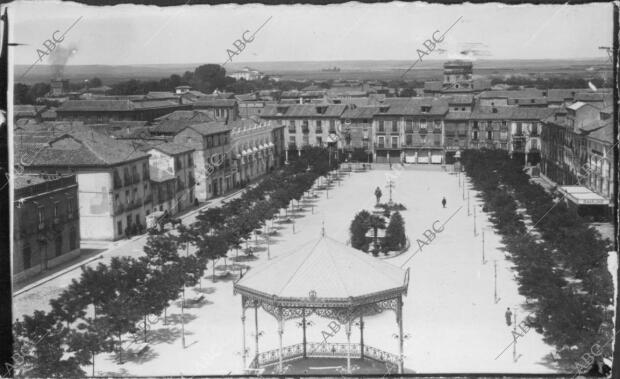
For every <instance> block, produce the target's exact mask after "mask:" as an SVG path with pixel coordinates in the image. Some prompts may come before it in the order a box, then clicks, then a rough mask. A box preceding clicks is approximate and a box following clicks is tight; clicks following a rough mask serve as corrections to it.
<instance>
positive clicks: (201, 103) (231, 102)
mask: <svg viewBox="0 0 620 379" xmlns="http://www.w3.org/2000/svg"><path fill="white" fill-rule="evenodd" d="M236 104H237V100H235V99H208V98H200V99H198V100H196V101H195V102H194V107H195V108H196V107H234V106H235V105H236Z"/></svg>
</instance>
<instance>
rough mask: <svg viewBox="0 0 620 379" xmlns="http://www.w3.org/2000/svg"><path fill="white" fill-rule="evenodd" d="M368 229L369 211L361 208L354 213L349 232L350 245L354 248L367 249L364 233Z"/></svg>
mask: <svg viewBox="0 0 620 379" xmlns="http://www.w3.org/2000/svg"><path fill="white" fill-rule="evenodd" d="M369 229H370V213H369V212H368V211H367V210H362V211H360V212H359V213H358V214H356V215H355V218H354V219H353V221H351V226H350V227H349V232H350V234H351V246H352V247H353V248H355V249H359V250H363V251H366V252H367V251H368V241H367V240H366V233H368V230H369Z"/></svg>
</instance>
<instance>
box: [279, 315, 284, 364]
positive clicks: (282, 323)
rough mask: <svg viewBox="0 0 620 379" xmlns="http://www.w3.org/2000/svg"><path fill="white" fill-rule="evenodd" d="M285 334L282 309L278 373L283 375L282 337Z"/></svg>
mask: <svg viewBox="0 0 620 379" xmlns="http://www.w3.org/2000/svg"><path fill="white" fill-rule="evenodd" d="M283 334H284V319H283V318H282V309H280V314H279V317H278V335H279V340H280V360H279V362H278V371H279V373H280V374H281V373H282V371H283V370H282V335H283Z"/></svg>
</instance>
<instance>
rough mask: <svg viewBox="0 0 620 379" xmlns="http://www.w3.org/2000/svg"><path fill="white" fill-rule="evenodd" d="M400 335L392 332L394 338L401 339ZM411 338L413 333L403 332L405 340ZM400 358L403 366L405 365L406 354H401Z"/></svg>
mask: <svg viewBox="0 0 620 379" xmlns="http://www.w3.org/2000/svg"><path fill="white" fill-rule="evenodd" d="M399 337H400V336H399V335H398V334H396V333H393V334H392V338H394V339H395V340H397V339H399ZM409 338H411V335H410V334H409V333H405V334H403V340H408V339H409ZM399 360H400V364H401V367H402V366H404V364H405V363H404V360H405V354H401V356H400V357H399Z"/></svg>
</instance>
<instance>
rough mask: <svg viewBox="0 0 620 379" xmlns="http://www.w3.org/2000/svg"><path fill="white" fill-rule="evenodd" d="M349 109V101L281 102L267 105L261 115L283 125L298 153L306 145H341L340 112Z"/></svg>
mask: <svg viewBox="0 0 620 379" xmlns="http://www.w3.org/2000/svg"><path fill="white" fill-rule="evenodd" d="M346 109H347V106H346V105H335V104H316V105H314V104H278V105H270V106H267V107H265V110H264V112H263V113H262V114H261V118H262V119H263V120H266V121H268V122H269V123H270V125H272V126H276V125H278V126H284V138H285V140H286V142H287V144H288V149H287V154H290V153H291V152H297V153H299V151H301V149H302V148H303V147H304V146H327V145H331V146H334V147H338V148H342V147H343V139H344V136H343V134H342V120H341V116H342V114H343V112H344V111H345V110H346ZM287 160H288V157H287Z"/></svg>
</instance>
